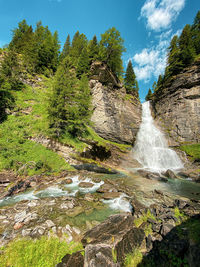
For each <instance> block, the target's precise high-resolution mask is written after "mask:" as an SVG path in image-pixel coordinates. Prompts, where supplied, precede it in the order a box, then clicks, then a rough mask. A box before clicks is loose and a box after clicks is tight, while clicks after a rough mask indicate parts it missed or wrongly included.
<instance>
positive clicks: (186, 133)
mask: <svg viewBox="0 0 200 267" xmlns="http://www.w3.org/2000/svg"><path fill="white" fill-rule="evenodd" d="M152 105H153V109H154V113H155V119H156V121H157V122H158V124H159V125H160V126H162V127H163V128H164V129H165V130H166V134H168V136H169V137H171V139H172V140H173V141H175V142H176V143H182V142H192V143H198V142H200V60H198V61H196V62H195V63H194V64H193V65H192V66H190V67H189V68H186V69H184V71H183V72H182V73H180V74H178V75H177V76H176V77H174V78H173V80H172V81H171V83H170V84H169V86H168V87H167V88H163V89H162V90H161V91H159V92H157V93H156V94H155V98H154V100H153V102H152Z"/></svg>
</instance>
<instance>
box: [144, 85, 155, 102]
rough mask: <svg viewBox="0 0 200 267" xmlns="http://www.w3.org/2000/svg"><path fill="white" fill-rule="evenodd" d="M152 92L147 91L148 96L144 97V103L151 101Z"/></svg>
mask: <svg viewBox="0 0 200 267" xmlns="http://www.w3.org/2000/svg"><path fill="white" fill-rule="evenodd" d="M152 95H153V94H152V91H151V89H150V88H149V91H148V94H147V95H146V97H145V100H146V101H149V100H151V99H152Z"/></svg>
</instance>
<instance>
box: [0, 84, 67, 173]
mask: <svg viewBox="0 0 200 267" xmlns="http://www.w3.org/2000/svg"><path fill="white" fill-rule="evenodd" d="M46 90H47V89H45V87H44V88H41V87H36V88H34V89H33V88H32V87H30V86H24V88H23V89H22V91H17V92H14V96H15V99H16V103H15V104H16V105H15V108H14V114H12V115H9V116H8V118H7V120H6V121H4V122H3V123H1V124H0V170H3V169H11V170H14V171H19V170H20V171H21V172H22V173H23V174H28V175H33V174H39V173H43V172H59V171H62V170H72V167H70V165H69V164H67V163H66V162H65V160H64V159H63V158H61V157H60V156H59V155H58V154H57V153H55V152H53V151H51V150H49V149H47V148H45V147H44V146H42V145H40V144H37V143H35V142H33V141H31V140H29V139H30V138H31V137H34V136H37V135H47V134H48V120H47V109H46V106H47V101H46V94H47V92H46ZM27 110H28V112H27V113H24V111H27ZM23 166H24V167H23Z"/></svg>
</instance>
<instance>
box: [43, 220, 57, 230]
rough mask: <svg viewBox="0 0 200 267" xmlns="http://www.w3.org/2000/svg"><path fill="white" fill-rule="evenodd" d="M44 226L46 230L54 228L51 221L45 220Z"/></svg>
mask: <svg viewBox="0 0 200 267" xmlns="http://www.w3.org/2000/svg"><path fill="white" fill-rule="evenodd" d="M45 224H46V225H47V227H48V228H51V227H54V226H55V223H54V222H52V221H51V220H46V222H45Z"/></svg>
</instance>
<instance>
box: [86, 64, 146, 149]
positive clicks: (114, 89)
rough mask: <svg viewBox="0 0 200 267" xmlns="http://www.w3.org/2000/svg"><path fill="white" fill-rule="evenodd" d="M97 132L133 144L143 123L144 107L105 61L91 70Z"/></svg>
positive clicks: (94, 118) (93, 66) (93, 119)
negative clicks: (142, 113)
mask: <svg viewBox="0 0 200 267" xmlns="http://www.w3.org/2000/svg"><path fill="white" fill-rule="evenodd" d="M91 73H92V76H91V80H90V88H91V92H92V103H93V108H94V110H93V115H92V122H93V123H94V129H95V131H96V132H97V133H98V134H99V135H100V136H101V137H103V138H105V139H107V140H110V141H114V142H118V143H127V144H133V143H134V141H135V138H136V134H137V131H138V128H139V125H140V122H141V104H140V102H139V100H138V98H137V97H136V96H133V95H128V94H126V89H125V88H124V87H123V86H122V84H121V83H120V82H119V81H118V79H117V78H116V77H115V76H114V75H113V74H112V73H111V72H110V70H109V69H108V68H107V66H106V65H105V64H104V63H101V62H94V63H93V64H92V67H91Z"/></svg>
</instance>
